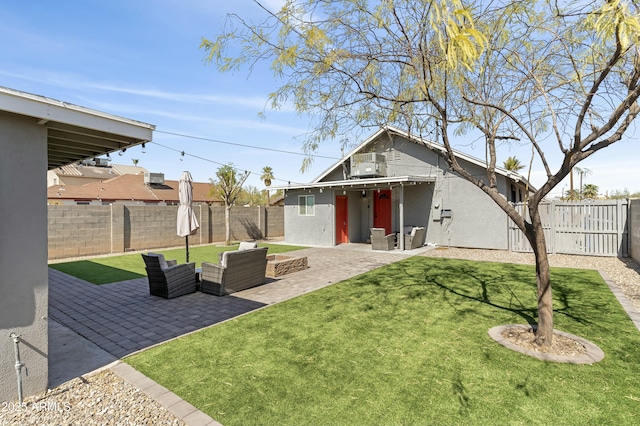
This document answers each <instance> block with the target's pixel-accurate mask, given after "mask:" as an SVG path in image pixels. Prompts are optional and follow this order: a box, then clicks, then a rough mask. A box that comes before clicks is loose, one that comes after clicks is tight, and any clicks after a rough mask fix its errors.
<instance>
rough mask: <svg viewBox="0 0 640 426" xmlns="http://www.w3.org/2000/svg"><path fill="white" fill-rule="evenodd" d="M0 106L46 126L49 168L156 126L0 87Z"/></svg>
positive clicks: (146, 136) (138, 137) (133, 141)
mask: <svg viewBox="0 0 640 426" xmlns="http://www.w3.org/2000/svg"><path fill="white" fill-rule="evenodd" d="M0 110H2V111H8V112H11V113H14V114H18V115H22V116H25V117H30V118H32V119H35V121H36V122H37V123H38V124H40V125H41V126H44V127H46V128H47V158H48V170H51V169H55V168H56V167H60V166H64V165H66V164H70V163H73V162H76V161H79V160H83V159H86V158H91V157H95V156H96V155H101V154H104V153H105V152H115V151H119V150H121V149H123V148H127V147H129V146H133V145H138V144H141V143H143V142H147V141H150V140H151V139H152V135H153V130H154V129H155V126H153V125H152V124H147V123H142V122H140V121H135V120H131V119H128V118H123V117H118V116H116V115H111V114H107V113H104V112H101V111H96V110H92V109H89V108H84V107H81V106H78V105H73V104H69V103H66V102H61V101H57V100H55V99H50V98H47V97H44V96H40V95H33V94H30V93H25V92H20V91H18V90H13V89H9V88H6V87H0Z"/></svg>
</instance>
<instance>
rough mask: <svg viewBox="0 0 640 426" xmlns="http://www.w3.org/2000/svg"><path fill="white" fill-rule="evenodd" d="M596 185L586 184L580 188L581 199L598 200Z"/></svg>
mask: <svg viewBox="0 0 640 426" xmlns="http://www.w3.org/2000/svg"><path fill="white" fill-rule="evenodd" d="M598 189H599V188H598V185H594V184H592V183H588V184H586V185H585V186H584V188H582V197H583V198H598Z"/></svg>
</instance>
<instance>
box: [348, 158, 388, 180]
mask: <svg viewBox="0 0 640 426" xmlns="http://www.w3.org/2000/svg"><path fill="white" fill-rule="evenodd" d="M385 176H387V158H386V157H385V156H384V155H383V154H380V153H377V152H367V153H365V154H355V155H353V156H352V157H351V177H352V178H363V177H385Z"/></svg>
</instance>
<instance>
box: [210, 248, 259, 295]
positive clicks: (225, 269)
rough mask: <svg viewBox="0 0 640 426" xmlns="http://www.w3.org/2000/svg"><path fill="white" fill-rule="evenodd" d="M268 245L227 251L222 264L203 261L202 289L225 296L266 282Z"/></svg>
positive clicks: (221, 260) (223, 255)
mask: <svg viewBox="0 0 640 426" xmlns="http://www.w3.org/2000/svg"><path fill="white" fill-rule="evenodd" d="M266 270H267V247H260V248H250V249H246V250H233V251H225V252H224V253H222V257H221V258H220V264H219V265H216V264H214V263H208V262H202V276H201V282H200V290H201V291H202V292H203V293H209V294H214V295H216V296H224V295H225V294H230V293H234V292H236V291H240V290H244V289H247V288H250V287H255V286H257V285H260V284H264V282H265V279H266V278H265V273H266Z"/></svg>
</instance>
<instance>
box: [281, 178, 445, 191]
mask: <svg viewBox="0 0 640 426" xmlns="http://www.w3.org/2000/svg"><path fill="white" fill-rule="evenodd" d="M435 181H436V176H393V177H380V178H365V179H347V180H337V181H329V182H311V183H304V184H302V183H301V184H291V185H284V186H274V187H272V188H271V189H274V190H285V191H290V190H309V189H322V190H324V189H342V190H345V191H351V190H353V191H363V190H374V189H392V188H395V187H405V186H412V185H420V184H423V183H433V182H435Z"/></svg>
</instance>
